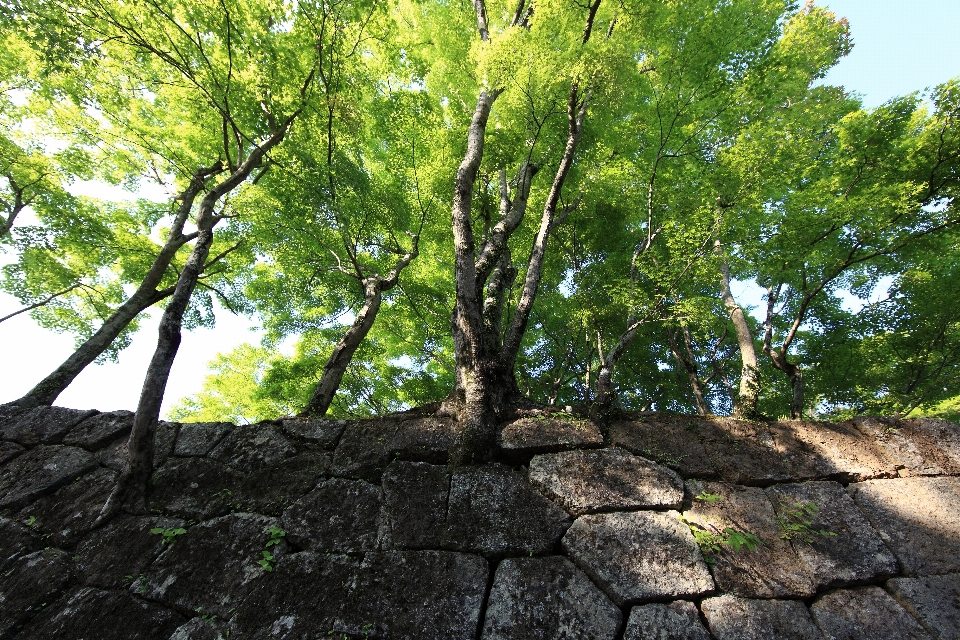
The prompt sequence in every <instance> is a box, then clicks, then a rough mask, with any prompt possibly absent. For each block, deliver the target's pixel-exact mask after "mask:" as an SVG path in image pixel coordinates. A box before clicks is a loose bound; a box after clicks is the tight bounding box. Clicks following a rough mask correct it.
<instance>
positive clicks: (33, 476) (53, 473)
mask: <svg viewBox="0 0 960 640" xmlns="http://www.w3.org/2000/svg"><path fill="white" fill-rule="evenodd" d="M96 466H97V461H96V458H94V457H93V454H91V453H89V452H87V451H84V450H83V449H79V448H77V447H67V446H63V445H52V446H43V445H41V446H38V447H34V448H33V449H31V450H30V451H27V452H26V453H24V454H22V455H20V456H18V457H17V458H15V459H14V460H12V461H11V462H8V463H7V464H6V465H5V466H3V467H0V509H22V508H23V507H25V506H26V505H28V504H30V503H31V502H33V501H34V500H36V499H37V498H39V497H40V496H43V495H46V494H49V493H53V492H54V491H56V490H57V489H59V488H60V487H62V486H63V485H65V484H69V483H70V482H73V481H74V480H75V479H77V478H79V477H80V476H82V475H83V474H85V473H87V472H89V471H92V470H93V469H94V468H95V467H96Z"/></svg>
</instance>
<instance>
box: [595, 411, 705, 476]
mask: <svg viewBox="0 0 960 640" xmlns="http://www.w3.org/2000/svg"><path fill="white" fill-rule="evenodd" d="M610 442H611V443H612V444H615V445H619V446H621V447H623V448H624V449H627V450H628V451H630V452H632V453H634V454H636V455H638V456H643V457H644V458H649V459H651V460H655V461H656V462H658V463H660V464H662V465H664V466H666V467H669V468H671V469H673V470H674V471H676V472H677V473H679V474H680V475H681V476H683V477H684V478H715V477H716V475H717V470H716V469H714V467H713V463H712V462H711V461H710V459H709V458H708V457H707V452H706V450H705V449H704V448H703V445H702V444H701V443H700V439H699V435H698V433H697V430H696V425H695V423H693V422H691V421H689V420H688V421H685V422H681V421H679V420H678V418H677V417H674V418H673V419H671V417H670V416H663V417H660V416H651V417H648V418H645V419H643V420H630V421H621V422H615V423H613V425H611V427H610Z"/></svg>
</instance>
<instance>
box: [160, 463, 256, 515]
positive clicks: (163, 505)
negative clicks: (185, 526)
mask: <svg viewBox="0 0 960 640" xmlns="http://www.w3.org/2000/svg"><path fill="white" fill-rule="evenodd" d="M242 480H243V476H242V475H241V474H240V473H238V472H236V471H234V470H233V469H232V468H230V467H228V466H227V465H225V464H221V463H219V462H214V461H213V460H208V459H206V458H174V459H172V460H170V461H169V462H167V463H166V464H164V465H163V466H162V467H160V468H159V469H157V470H156V472H154V474H153V480H152V486H151V492H150V508H151V509H153V510H154V511H159V512H160V513H163V514H166V515H172V516H177V517H180V518H184V519H186V520H207V519H208V518H216V517H218V516H222V515H225V514H227V513H230V512H231V511H238V510H241V509H242V508H243V504H242V503H241V496H240V495H239V494H238V493H237V495H235V492H238V491H239V487H240V484H241V482H242Z"/></svg>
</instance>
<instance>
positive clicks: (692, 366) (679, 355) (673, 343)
mask: <svg viewBox="0 0 960 640" xmlns="http://www.w3.org/2000/svg"><path fill="white" fill-rule="evenodd" d="M680 331H681V332H682V334H683V342H684V347H683V349H681V348H680V345H678V344H677V334H676V331H674V330H673V328H671V327H667V337H668V338H669V341H670V350H671V351H672V352H673V357H674V358H675V359H676V360H677V362H678V363H680V366H681V368H682V369H683V371H684V373H686V376H687V381H688V382H689V383H690V391H691V393H692V395H693V404H694V407H695V408H696V409H697V414H698V415H701V416H705V415H707V414H708V413H710V405H709V404H707V401H706V398H705V397H704V393H703V385H702V384H701V382H700V376H699V374H698V372H697V362H696V360H695V359H694V357H693V345H692V344H691V339H690V329H689V328H688V327H687V326H686V325H683V326H682V327H681V328H680Z"/></svg>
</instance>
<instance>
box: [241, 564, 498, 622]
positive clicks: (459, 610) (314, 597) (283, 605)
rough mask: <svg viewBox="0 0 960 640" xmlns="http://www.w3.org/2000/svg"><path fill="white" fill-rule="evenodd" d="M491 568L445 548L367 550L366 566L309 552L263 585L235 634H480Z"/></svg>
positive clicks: (249, 602)
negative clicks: (372, 551) (429, 549)
mask: <svg viewBox="0 0 960 640" xmlns="http://www.w3.org/2000/svg"><path fill="white" fill-rule="evenodd" d="M487 575H488V566H487V563H486V561H485V560H484V559H483V558H481V557H479V556H472V555H466V554H461V553H451V552H445V551H392V552H383V553H368V554H366V555H365V556H364V558H363V560H362V562H361V561H360V560H358V559H355V558H351V557H349V556H343V555H336V554H334V555H329V556H328V555H320V554H316V553H312V552H309V551H305V552H302V553H295V554H290V555H287V556H284V557H283V558H280V560H279V561H278V563H277V567H276V570H275V571H274V572H272V573H270V574H269V575H266V576H264V577H263V578H262V579H261V580H258V581H257V583H256V586H255V587H254V589H253V590H252V592H251V594H250V596H249V597H248V598H246V599H245V600H244V601H243V603H242V604H241V605H240V606H239V607H238V609H237V611H236V615H235V616H234V618H233V620H231V623H230V626H231V629H232V631H233V632H234V633H233V635H235V636H236V637H242V638H250V639H251V640H261V639H266V638H277V639H280V640H283V639H287V640H292V639H294V638H297V639H300V638H325V637H328V636H332V637H340V635H341V634H342V635H346V636H348V637H356V638H364V637H371V638H397V639H400V638H404V639H410V640H417V639H423V640H431V639H435V640H446V639H449V640H461V639H462V640H467V639H472V638H474V637H476V632H477V628H478V625H479V622H480V621H479V617H480V607H481V605H482V603H483V596H484V592H485V590H486V585H487Z"/></svg>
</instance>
